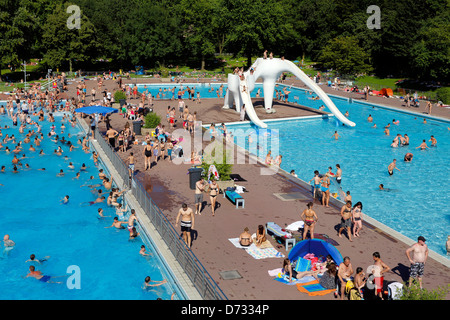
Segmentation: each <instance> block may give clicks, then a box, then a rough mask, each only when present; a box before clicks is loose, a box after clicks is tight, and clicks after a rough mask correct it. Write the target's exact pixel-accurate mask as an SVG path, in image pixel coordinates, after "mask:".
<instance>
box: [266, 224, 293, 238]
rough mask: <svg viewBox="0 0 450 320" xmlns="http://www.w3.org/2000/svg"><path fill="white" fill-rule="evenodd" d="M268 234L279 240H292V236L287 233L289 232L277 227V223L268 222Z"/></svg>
mask: <svg viewBox="0 0 450 320" xmlns="http://www.w3.org/2000/svg"><path fill="white" fill-rule="evenodd" d="M266 226H267V232H268V233H269V234H270V233H271V234H273V235H275V236H276V237H279V238H285V239H287V238H291V237H292V235H291V234H290V233H289V232H287V231H283V230H282V229H281V227H280V226H279V225H277V224H276V223H275V222H267V225H266Z"/></svg>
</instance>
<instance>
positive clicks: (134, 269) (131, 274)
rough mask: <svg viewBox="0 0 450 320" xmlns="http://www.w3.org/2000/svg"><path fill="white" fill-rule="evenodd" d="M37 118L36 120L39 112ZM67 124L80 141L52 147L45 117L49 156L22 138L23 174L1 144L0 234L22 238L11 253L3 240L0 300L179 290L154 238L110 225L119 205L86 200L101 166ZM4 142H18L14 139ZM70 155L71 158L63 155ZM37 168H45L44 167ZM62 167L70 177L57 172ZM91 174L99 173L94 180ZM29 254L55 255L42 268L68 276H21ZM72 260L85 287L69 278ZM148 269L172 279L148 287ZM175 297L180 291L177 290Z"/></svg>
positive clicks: (165, 294)
mask: <svg viewBox="0 0 450 320" xmlns="http://www.w3.org/2000/svg"><path fill="white" fill-rule="evenodd" d="M32 118H33V120H36V121H37V118H36V117H32ZM55 124H56V128H57V130H56V132H57V133H58V134H59V136H60V137H61V136H62V135H61V134H60V127H61V118H60V117H57V121H56V123H55ZM0 125H1V127H2V128H3V127H4V126H5V125H8V126H12V121H11V120H10V119H9V118H8V117H7V116H0ZM65 125H66V127H67V128H66V130H65V133H64V134H63V135H64V137H65V138H66V139H68V133H70V134H71V136H72V138H69V139H70V140H71V141H72V143H73V144H74V145H75V146H77V147H78V148H77V149H75V151H72V152H69V150H68V148H67V147H66V146H64V145H61V146H62V149H63V151H64V153H63V156H62V157H60V156H56V155H54V154H53V151H54V149H56V148H57V146H58V145H59V144H55V143H54V142H52V141H50V139H49V138H48V137H47V136H46V135H47V133H48V132H49V131H50V124H49V123H42V132H43V133H44V135H45V138H44V140H43V141H42V144H41V146H40V147H37V151H40V150H41V149H42V150H44V153H45V154H46V155H42V156H40V155H38V152H30V151H28V148H29V144H24V151H23V153H25V155H26V157H27V158H26V159H23V160H21V161H22V163H23V164H29V166H30V169H29V170H23V169H22V170H21V169H19V173H13V172H12V164H11V160H12V158H13V153H11V154H6V153H5V152H4V151H0V165H4V166H5V167H6V172H5V173H0V183H1V184H3V186H0V192H1V195H2V197H1V202H2V203H1V208H2V210H1V212H0V219H1V220H2V223H1V226H0V235H1V238H2V239H3V236H4V235H5V234H9V235H10V237H11V239H12V240H13V241H14V242H15V244H16V245H15V247H14V249H12V250H11V251H9V252H8V251H4V247H3V245H1V247H0V249H1V251H2V253H1V254H0V273H1V274H2V276H1V277H0V299H13V300H25V299H26V300H39V299H57V300H72V299H77V300H79V299H86V300H101V299H108V300H116V299H133V300H143V299H150V300H154V299H157V298H162V299H170V298H171V295H172V293H173V292H175V291H176V292H179V291H177V290H176V289H175V288H174V285H173V283H172V282H171V280H170V277H168V275H167V270H166V268H165V267H164V266H163V265H162V261H161V260H160V258H159V257H158V255H157V253H155V251H154V250H153V249H152V247H151V245H149V244H148V243H147V242H146V240H145V239H144V240H143V239H142V238H141V237H138V238H137V239H135V240H131V241H130V240H129V233H128V231H127V230H126V229H125V230H118V229H116V228H106V227H109V226H110V225H111V224H112V219H113V217H114V216H115V210H114V209H112V208H111V207H109V206H107V205H106V203H102V204H95V205H92V206H91V205H87V204H85V202H88V201H92V200H95V198H96V196H94V195H93V194H92V193H91V191H90V188H88V187H86V186H82V185H83V184H98V183H100V180H99V179H98V168H97V167H96V166H95V165H94V163H93V160H92V158H91V155H90V154H86V153H84V152H82V151H81V146H80V145H79V144H77V140H78V138H79V137H77V134H79V133H80V129H79V128H78V127H74V128H72V127H71V126H70V125H69V124H68V123H67V122H66V124H65ZM31 129H32V128H30V130H31ZM25 132H28V130H26V131H25ZM2 133H3V137H2V139H3V138H4V137H5V135H6V134H9V135H11V134H14V135H15V136H16V137H20V140H22V139H23V137H24V134H20V133H19V132H18V130H17V127H13V128H11V129H2ZM33 144H34V143H33ZM4 145H5V146H8V147H9V148H10V149H13V148H14V145H13V143H12V142H9V143H7V144H4ZM3 150H4V148H3ZM21 154H22V152H21V153H20V155H21ZM64 155H67V156H68V157H69V159H67V160H65V159H64ZM69 162H72V163H73V164H74V166H75V169H69V168H68V165H69ZM83 163H85V164H86V165H87V166H88V168H87V170H86V171H85V172H81V176H80V178H79V179H74V177H75V175H76V173H77V172H78V171H79V169H80V166H81V165H82V164H83ZM38 168H46V170H45V171H39V170H37V169H38ZM60 169H62V170H63V171H64V173H65V176H63V177H57V176H56V175H57V173H58V172H59V171H60ZM90 176H94V177H95V179H94V180H89V177H90ZM102 189H103V190H104V188H102ZM65 195H69V196H70V198H69V203H68V204H65V205H63V204H61V203H60V200H61V199H62V198H63V197H64V196H65ZM98 208H103V209H104V214H105V215H106V216H110V217H106V218H98V213H97V210H98ZM143 244H144V245H146V247H147V251H149V252H150V254H151V256H150V257H148V258H146V257H143V256H141V255H140V254H139V250H140V247H141V245H143ZM30 254H35V255H36V257H37V258H43V257H45V256H50V258H49V259H48V261H46V262H44V263H43V264H42V265H36V268H37V270H40V271H42V272H43V273H44V274H45V275H50V276H66V277H63V278H55V279H54V281H62V282H63V283H62V284H54V283H44V282H40V281H38V280H36V279H34V278H23V277H24V276H26V275H27V273H28V268H29V265H30V263H26V262H25V261H26V260H27V259H29V257H30ZM70 266H76V267H75V268H79V269H78V270H79V273H77V274H79V275H80V278H79V280H80V282H79V283H80V284H81V288H80V289H70V288H68V286H67V285H66V281H67V279H68V276H74V275H75V273H74V271H73V270H74V269H70V268H69V267H70ZM68 268H69V269H68ZM146 276H150V277H151V279H152V280H156V281H160V280H163V279H168V280H169V282H168V283H167V284H164V285H162V286H159V287H155V289H154V290H151V291H144V290H143V289H142V288H141V287H142V284H143V283H144V279H145V277H146ZM71 279H73V277H72V278H71ZM71 281H72V280H71ZM71 283H75V282H71ZM175 298H176V299H180V298H182V297H181V296H179V295H177V296H176V297H175Z"/></svg>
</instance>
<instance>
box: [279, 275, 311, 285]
mask: <svg viewBox="0 0 450 320" xmlns="http://www.w3.org/2000/svg"><path fill="white" fill-rule="evenodd" d="M274 280H275V281H278V282H281V283H284V284H287V285H289V286H292V285H294V284H304V283H309V282H312V281H314V280H316V279H315V278H314V277H313V276H306V277H303V278H301V279H292V281H291V282H289V277H288V276H287V275H283V276H282V277H276V278H274Z"/></svg>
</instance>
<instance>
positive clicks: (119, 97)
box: [114, 90, 127, 102]
mask: <svg viewBox="0 0 450 320" xmlns="http://www.w3.org/2000/svg"><path fill="white" fill-rule="evenodd" d="M126 99H127V95H126V94H125V92H123V91H122V90H117V91H116V92H114V101H115V102H119V101H120V100H126Z"/></svg>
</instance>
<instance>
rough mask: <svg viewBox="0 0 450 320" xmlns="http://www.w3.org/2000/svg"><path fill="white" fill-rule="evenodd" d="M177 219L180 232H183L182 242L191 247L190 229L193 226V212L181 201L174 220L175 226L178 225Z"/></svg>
mask: <svg viewBox="0 0 450 320" xmlns="http://www.w3.org/2000/svg"><path fill="white" fill-rule="evenodd" d="M180 217H181V221H180ZM178 221H180V227H181V232H182V233H183V240H184V242H186V245H187V246H188V248H191V229H192V228H194V212H193V211H192V209H191V208H188V206H187V204H186V203H183V204H182V206H181V209H180V210H178V215H177V219H176V221H175V227H177V226H178Z"/></svg>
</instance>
